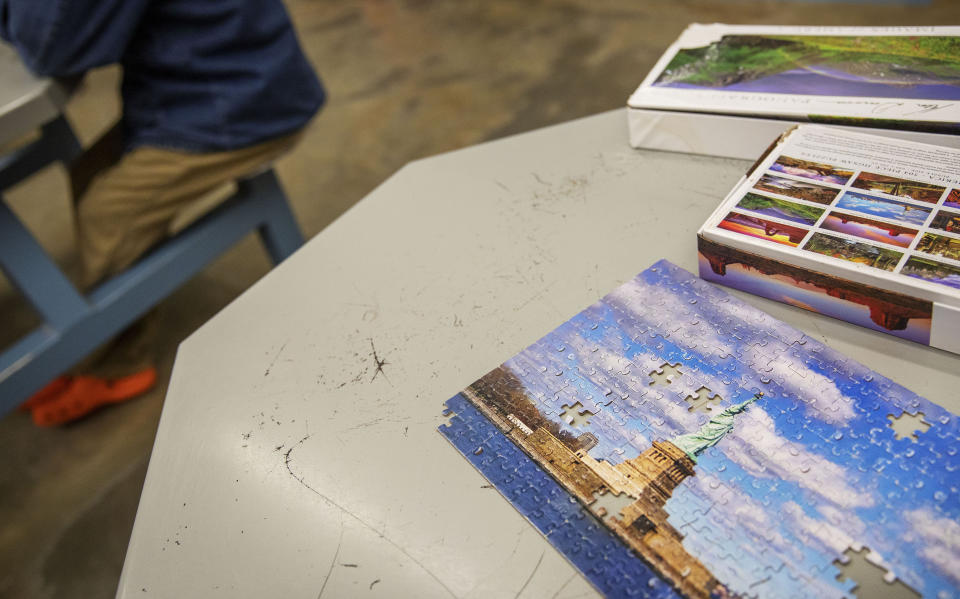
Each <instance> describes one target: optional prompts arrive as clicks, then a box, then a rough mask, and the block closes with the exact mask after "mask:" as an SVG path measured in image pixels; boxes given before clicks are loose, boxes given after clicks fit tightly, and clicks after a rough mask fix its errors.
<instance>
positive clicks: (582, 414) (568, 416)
mask: <svg viewBox="0 0 960 599" xmlns="http://www.w3.org/2000/svg"><path fill="white" fill-rule="evenodd" d="M561 407H563V408H564V410H563V411H562V412H560V417H561V418H563V421H564V422H566V423H567V424H569V425H570V426H572V427H574V428H584V427H586V426H588V425H589V424H590V416H595V414H594V413H593V412H591V411H590V410H588V409H586V408H585V407H584V406H583V404H582V403H580V402H579V401H578V402H574V404H573V405H568V404H563V406H561Z"/></svg>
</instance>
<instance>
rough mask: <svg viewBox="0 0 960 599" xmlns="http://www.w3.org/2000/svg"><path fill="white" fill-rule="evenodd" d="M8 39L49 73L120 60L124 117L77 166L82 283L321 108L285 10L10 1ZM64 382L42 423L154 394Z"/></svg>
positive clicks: (2, 19) (5, 14) (259, 4)
mask: <svg viewBox="0 0 960 599" xmlns="http://www.w3.org/2000/svg"><path fill="white" fill-rule="evenodd" d="M0 37H2V38H3V39H4V40H6V41H8V42H10V43H11V44H13V45H14V46H15V47H16V48H17V50H18V51H19V53H20V55H21V57H22V59H23V61H24V63H26V65H27V67H28V68H29V69H30V70H32V71H33V72H34V73H36V74H37V75H40V76H51V77H70V76H79V75H82V74H83V73H84V72H85V71H87V70H88V69H91V68H93V67H97V66H101V65H106V64H110V63H119V64H120V65H121V66H122V68H123V85H122V88H121V95H122V99H123V115H122V117H121V120H120V122H119V124H118V126H117V127H114V128H113V129H111V130H110V131H109V132H108V133H107V134H106V135H105V136H104V137H103V138H102V139H101V140H99V141H98V142H97V143H95V144H94V145H93V146H91V148H90V149H89V150H88V151H87V152H85V154H84V155H83V156H81V157H80V159H79V160H78V161H77V162H76V164H74V165H72V166H71V169H70V170H71V178H72V187H73V189H74V200H75V202H76V208H77V230H78V240H79V246H80V247H79V252H80V257H81V262H82V266H83V275H82V286H84V288H85V289H86V288H90V287H91V286H93V285H95V284H97V283H98V282H100V281H102V280H103V279H104V278H106V277H109V276H110V275H112V274H115V273H117V272H119V271H121V270H123V269H125V268H126V267H127V266H129V265H130V264H131V263H133V262H134V261H135V260H136V259H137V258H139V257H140V256H141V255H142V254H143V253H144V252H145V251H146V250H148V249H149V248H150V247H151V246H153V245H154V244H156V243H157V242H158V241H159V240H161V239H162V238H163V237H164V236H165V235H166V234H167V231H168V228H169V226H170V222H171V220H172V219H173V218H174V216H175V215H176V214H177V213H178V212H179V211H180V210H181V209H182V208H183V207H184V206H186V205H188V204H190V203H192V202H194V201H196V200H197V199H198V198H200V197H202V196H204V195H205V194H207V193H208V192H210V191H211V190H213V189H216V188H217V187H219V186H220V185H221V184H223V183H224V182H226V181H229V180H232V179H235V178H237V177H241V176H243V175H247V174H251V173H252V172H254V171H256V170H257V169H258V168H260V167H262V166H264V165H266V164H268V163H270V162H271V161H273V160H274V159H276V158H277V157H278V156H279V155H281V154H283V153H284V152H286V151H287V150H289V149H290V148H291V147H292V146H293V145H294V144H295V143H296V141H297V139H298V137H299V135H300V132H301V131H302V129H303V128H304V126H305V125H306V124H307V122H308V121H309V120H310V119H311V118H312V117H313V115H314V114H316V112H317V111H318V110H319V108H320V106H321V105H322V104H323V102H324V90H323V88H322V86H321V84H320V81H319V80H318V78H317V76H316V75H315V73H314V71H313V69H312V68H311V66H310V63H309V62H308V61H307V59H306V57H305V56H304V54H303V51H302V50H301V48H300V46H299V43H298V41H297V38H296V34H295V32H294V30H293V26H292V24H291V22H290V19H289V17H288V15H287V13H286V10H285V8H284V6H283V3H282V0H206V1H197V0H162V1H161V0H51V1H48V2H38V1H37V0H0ZM155 379H156V371H155V370H154V368H153V366H152V365H150V366H147V367H145V368H140V369H138V372H135V373H134V374H133V375H130V376H127V377H123V378H121V379H119V380H104V379H100V378H95V377H91V376H72V377H61V378H60V379H57V380H56V381H54V382H53V383H51V384H50V385H49V386H48V387H47V388H45V389H44V390H43V391H41V392H40V393H38V394H37V395H35V396H34V397H33V398H31V400H30V401H28V402H27V404H25V406H26V407H27V408H28V409H30V410H31V411H32V413H33V419H34V422H36V423H37V424H39V425H46V426H49V425H55V424H60V423H63V422H68V421H71V420H74V419H76V418H79V417H81V416H83V415H85V414H87V413H89V412H90V411H92V410H94V409H96V408H97V407H99V406H100V405H104V404H107V403H112V402H116V401H122V400H124V399H127V398H129V397H132V396H135V395H138V394H140V393H142V392H144V391H146V390H147V389H149V388H150V387H151V386H152V385H153V383H154V381H155Z"/></svg>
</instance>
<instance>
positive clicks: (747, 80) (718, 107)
mask: <svg viewBox="0 0 960 599" xmlns="http://www.w3.org/2000/svg"><path fill="white" fill-rule="evenodd" d="M627 117H628V126H629V130H630V143H631V145H632V146H633V147H636V148H652V149H658V150H671V151H678V152H692V153H698V154H711V155H715V156H729V157H733V158H743V159H747V160H753V159H754V158H755V157H756V156H757V155H759V154H760V153H761V152H763V150H764V148H766V147H767V144H769V143H770V140H771V139H774V138H775V137H777V136H778V135H780V134H781V133H783V132H784V131H786V130H787V129H789V128H790V127H791V126H793V125H795V124H797V123H798V122H818V123H829V124H833V125H838V126H847V127H850V128H851V129H859V130H866V131H868V132H870V131H872V132H874V133H882V134H884V135H890V136H894V137H900V138H903V139H911V140H914V141H921V142H925V143H935V144H941V145H947V146H953V147H960V137H958V134H960V127H958V123H960V27H773V26H768V25H722V24H712V25H704V24H693V25H691V26H690V27H688V28H687V29H686V30H685V31H684V32H683V33H682V34H681V36H680V38H679V39H678V40H677V41H676V42H674V44H673V45H671V46H670V48H669V49H668V50H667V51H666V52H665V53H664V55H663V56H662V57H661V58H660V60H659V61H658V62H657V64H656V66H654V68H653V70H651V72H650V73H649V74H648V75H647V77H646V78H645V79H644V81H643V83H642V84H641V85H640V87H639V88H637V90H636V91H635V92H634V93H633V94H632V95H631V96H630V98H629V100H628V101H627Z"/></svg>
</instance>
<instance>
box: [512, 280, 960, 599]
mask: <svg viewBox="0 0 960 599" xmlns="http://www.w3.org/2000/svg"><path fill="white" fill-rule="evenodd" d="M665 362H669V363H671V364H673V363H679V364H680V366H679V370H680V371H681V372H682V373H683V374H682V375H680V376H679V377H677V378H676V379H675V380H673V381H672V382H671V383H670V384H657V385H651V381H652V377H651V376H650V373H651V372H652V371H654V370H655V369H656V368H657V367H659V366H660V365H661V364H663V363H665ZM506 366H507V367H508V368H510V369H511V370H512V371H513V372H514V373H515V374H516V375H517V376H518V378H519V379H520V380H521V381H522V383H523V385H524V387H525V389H526V391H527V394H528V396H529V397H530V398H531V400H533V401H534V402H535V403H536V404H537V406H538V408H539V409H540V411H541V412H542V413H544V414H545V415H546V416H547V417H548V418H551V419H553V420H556V421H562V420H563V419H562V417H561V414H562V412H563V410H564V406H571V405H573V404H574V403H576V402H577V401H579V402H580V403H581V405H582V406H583V407H584V408H585V409H588V410H590V412H592V413H593V416H590V417H589V423H588V424H587V425H586V426H585V427H584V428H575V427H573V426H571V425H568V424H566V423H564V424H563V426H564V427H565V428H566V429H567V430H569V431H570V432H572V433H574V434H577V435H579V434H581V433H583V432H585V431H590V432H592V433H594V434H595V435H596V436H597V437H598V438H599V439H600V443H599V444H598V445H597V446H596V447H594V448H593V449H591V450H590V454H591V455H592V456H593V457H595V458H597V459H605V460H608V461H610V462H611V463H620V462H622V461H623V460H626V459H630V458H633V457H636V456H637V455H639V454H640V452H642V451H643V450H645V449H647V448H648V447H650V444H651V442H652V441H656V440H669V439H671V438H672V437H675V436H677V435H680V434H685V433H690V432H693V431H695V430H697V428H698V427H699V426H701V425H702V424H704V423H706V422H707V421H708V420H709V416H710V415H709V414H705V413H701V412H692V411H690V410H689V407H690V404H689V403H688V402H686V401H685V400H684V398H685V397H687V396H688V395H691V394H693V393H694V392H696V391H697V390H698V389H700V388H701V387H707V388H708V389H709V390H711V391H712V392H713V393H716V394H719V396H720V397H721V398H722V401H720V402H719V403H718V407H717V408H714V413H716V412H718V411H719V410H722V409H723V408H725V407H727V406H729V405H731V404H733V403H739V402H742V401H745V400H747V399H749V398H750V397H751V396H753V394H754V393H755V392H757V391H760V390H762V391H763V392H764V393H765V397H764V398H763V399H762V400H760V401H758V402H757V403H755V404H753V405H752V406H750V408H749V409H748V410H747V411H746V412H744V413H742V414H740V415H738V416H737V418H736V422H735V427H734V430H733V432H731V433H730V434H729V435H727V436H726V437H725V438H724V439H723V440H721V441H720V442H719V444H717V445H716V446H715V447H713V448H711V449H710V450H708V451H707V452H706V453H704V454H703V455H701V456H700V457H699V459H698V463H697V465H696V472H697V474H696V475H695V476H692V477H690V478H687V479H686V480H685V481H684V482H683V483H682V484H681V485H680V487H678V488H677V490H676V491H675V492H674V494H673V496H672V497H671V498H670V500H669V501H668V502H667V504H666V510H667V512H668V513H669V514H670V522H671V524H673V525H674V526H675V527H676V528H677V529H678V530H679V531H680V532H681V533H682V534H683V535H684V536H685V538H684V541H683V543H684V546H685V547H686V548H687V550H688V551H689V552H690V553H691V554H692V555H694V556H695V557H697V558H698V559H700V561H701V562H703V563H704V564H705V565H706V566H707V567H708V568H709V569H710V570H711V571H712V572H713V573H714V575H715V576H716V577H717V578H718V579H719V580H720V581H721V582H723V583H725V584H726V585H727V586H728V587H729V588H730V589H732V590H733V591H736V592H740V593H749V594H756V595H758V596H761V597H804V596H809V597H822V596H844V595H846V596H852V595H851V594H850V592H849V589H850V587H851V586H852V583H851V582H844V583H841V582H838V581H836V580H835V577H836V575H837V574H838V573H839V571H838V570H837V569H836V568H835V567H834V566H833V565H832V562H833V561H834V560H835V559H837V558H838V557H839V556H841V555H842V553H843V552H844V550H845V549H847V548H848V547H851V546H853V547H859V546H860V545H864V546H867V547H869V548H870V550H871V551H872V552H873V555H872V559H874V560H877V561H879V563H880V564H881V565H883V566H884V567H885V568H887V569H889V570H891V571H892V572H893V573H894V574H895V575H896V576H897V577H898V578H900V579H901V580H903V581H904V582H905V583H906V584H908V585H910V586H911V587H913V588H914V589H916V590H918V591H919V592H921V593H922V594H923V595H924V596H925V597H938V598H940V597H953V596H958V591H957V589H958V587H960V541H958V539H960V518H958V517H960V494H958V489H957V487H958V486H960V480H958V477H957V469H958V468H960V456H958V455H957V447H958V445H960V443H958V439H957V431H958V430H960V428H958V425H957V422H956V420H957V419H956V418H954V417H952V416H951V415H950V414H949V413H948V412H946V411H944V410H943V409H941V408H939V407H938V406H936V405H934V404H932V403H930V402H927V401H926V400H924V399H923V398H920V397H919V396H917V395H915V394H913V393H912V392H910V391H908V390H907V389H904V388H903V387H900V386H898V385H896V384H895V383H893V382H892V381H890V380H888V379H886V378H884V377H883V376H880V375H879V374H876V373H873V372H871V371H870V370H869V369H867V368H866V367H864V366H862V365H860V364H857V363H854V362H853V361H852V360H847V359H846V358H845V357H844V356H842V355H841V354H839V353H837V352H834V351H833V350H831V349H829V348H827V347H826V346H824V345H822V344H820V343H818V342H817V341H815V340H813V339H811V338H809V337H806V336H804V335H803V334H802V333H800V332H799V331H797V330H796V329H793V328H791V327H789V326H788V325H785V324H783V323H781V322H779V321H776V320H774V319H772V318H771V317H769V316H767V315H766V314H764V313H763V312H761V311H759V310H757V309H755V308H752V307H751V306H749V305H747V304H745V303H744V302H741V301H740V300H738V299H736V298H734V297H732V296H730V295H729V294H727V293H726V292H724V291H722V290H720V289H719V288H717V287H714V286H712V285H710V284H709V283H706V282H704V281H702V280H700V279H697V278H696V277H694V276H693V275H691V274H689V273H687V272H686V271H683V270H682V269H679V268H677V267H675V266H673V265H671V264H669V263H667V262H664V261H661V262H659V263H657V264H656V265H654V267H652V268H651V269H648V270H647V271H644V272H643V273H641V274H640V275H638V276H637V277H636V278H635V279H633V280H632V281H629V282H627V283H626V284H624V285H622V286H621V287H619V288H617V289H616V290H615V291H613V292H612V293H611V294H609V295H607V296H606V297H604V298H603V299H602V300H600V301H599V302H597V303H596V304H594V305H592V306H590V307H589V308H587V309H586V310H584V311H583V312H581V313H580V314H578V315H577V316H575V317H574V318H572V319H571V320H569V321H568V322H566V323H564V324H563V325H561V326H560V327H558V328H557V329H555V330H554V331H553V332H551V333H550V334H548V335H547V336H546V337H544V338H542V339H541V340H539V341H538V342H536V343H535V344H533V345H532V346H530V347H529V348H527V349H525V350H524V351H522V352H521V353H520V354H518V355H517V356H515V357H513V358H511V359H510V360H508V361H507V362H506ZM902 409H906V410H907V411H908V412H911V413H913V412H915V411H917V410H920V411H922V412H924V414H925V419H926V420H927V421H928V422H930V423H932V424H933V426H932V427H931V429H930V430H929V431H927V432H925V433H920V434H918V442H916V443H914V442H911V441H910V440H908V439H902V440H896V438H895V433H894V431H893V430H892V429H891V428H890V427H889V426H888V425H889V422H888V420H887V415H888V414H891V413H892V414H899V413H900V412H901V410H902Z"/></svg>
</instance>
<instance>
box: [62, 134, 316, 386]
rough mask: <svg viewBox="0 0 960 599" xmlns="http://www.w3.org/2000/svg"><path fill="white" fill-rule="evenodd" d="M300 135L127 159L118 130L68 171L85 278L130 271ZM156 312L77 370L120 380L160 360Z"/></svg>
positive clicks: (85, 284) (84, 281)
mask: <svg viewBox="0 0 960 599" xmlns="http://www.w3.org/2000/svg"><path fill="white" fill-rule="evenodd" d="M300 136H301V133H300V132H296V133H293V134H290V135H286V136H283V137H280V138H276V139H273V140H269V141H267V142H264V143H261V144H257V145H255V146H250V147H247V148H242V149H239V150H232V151H229V152H212V153H205V154H194V153H189V152H179V151H174V150H165V149H160V148H154V147H143V148H137V149H135V150H133V151H131V152H129V153H127V154H122V153H121V150H122V136H121V134H120V129H119V127H114V128H113V129H111V130H110V131H108V132H107V133H106V134H105V135H104V136H103V137H101V138H100V140H98V141H97V142H96V143H95V144H94V145H93V146H91V147H90V148H89V149H88V150H87V151H86V152H84V154H83V155H82V156H80V158H79V159H77V160H76V161H75V162H74V163H73V164H72V165H71V166H70V178H71V184H72V187H73V194H74V198H75V201H76V205H77V232H78V240H79V251H80V257H81V263H82V268H83V272H82V275H81V281H80V284H81V287H82V288H83V289H84V290H88V289H90V288H91V287H92V286H94V285H95V284H97V283H99V282H100V281H101V280H103V279H104V278H106V277H109V276H110V275H114V274H116V273H118V272H120V271H122V270H123V269H125V268H127V267H128V266H130V265H131V264H132V263H133V262H135V261H136V260H137V258H139V257H140V256H142V255H143V254H144V253H145V252H146V251H147V250H149V249H150V248H151V247H152V246H153V245H155V244H156V243H157V242H159V241H161V240H162V239H163V238H164V237H166V236H167V235H168V231H169V229H170V225H171V223H172V222H173V220H174V219H175V218H177V216H178V214H180V212H181V211H183V210H184V209H187V208H189V207H190V206H191V205H192V204H194V203H196V202H197V201H198V200H200V199H202V198H204V196H206V195H207V194H208V193H209V192H210V191H212V190H215V189H217V188H218V187H220V186H221V185H223V184H224V183H226V182H229V181H232V180H234V179H237V178H240V177H243V176H245V175H251V174H255V173H256V172H257V170H259V169H261V168H263V167H265V166H267V165H269V164H270V163H271V162H273V161H274V160H276V159H277V158H278V157H279V156H281V155H282V154H284V153H285V152H287V151H288V150H290V149H291V148H292V147H293V146H294V145H295V144H296V143H297V141H299V138H300ZM157 332H158V322H157V314H156V311H154V312H151V313H149V314H148V315H147V317H145V318H143V319H141V321H140V322H138V323H136V324H135V325H134V326H131V327H130V328H129V329H127V330H126V331H124V333H122V334H121V335H120V336H118V337H117V338H116V339H115V340H114V341H112V342H108V343H107V344H106V345H104V346H102V347H101V348H100V349H99V350H97V351H95V352H94V353H93V354H92V355H90V356H88V357H87V358H86V359H85V360H83V362H81V363H80V364H78V365H77V366H76V367H74V368H73V369H72V372H73V373H74V374H90V375H94V376H100V377H104V378H114V377H118V376H123V375H126V374H130V373H131V372H135V371H138V370H142V369H143V368H146V367H147V366H151V365H154V363H155V361H156V355H155V353H156V348H155V344H156V337H157Z"/></svg>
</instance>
